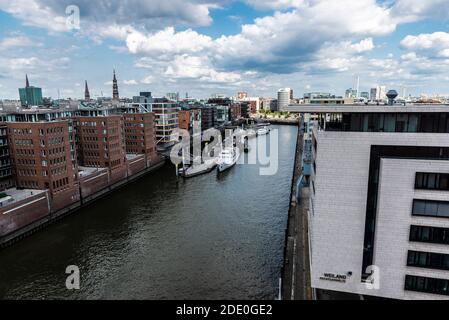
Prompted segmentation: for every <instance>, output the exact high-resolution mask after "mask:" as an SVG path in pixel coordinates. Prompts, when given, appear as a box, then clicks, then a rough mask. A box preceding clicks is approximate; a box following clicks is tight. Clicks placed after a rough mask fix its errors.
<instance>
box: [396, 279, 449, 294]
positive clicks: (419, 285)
mask: <svg viewBox="0 0 449 320" xmlns="http://www.w3.org/2000/svg"><path fill="white" fill-rule="evenodd" d="M405 290H411V291H418V292H425V293H433V294H441V295H446V296H447V295H449V280H445V279H436V278H426V277H418V276H410V275H406V276H405Z"/></svg>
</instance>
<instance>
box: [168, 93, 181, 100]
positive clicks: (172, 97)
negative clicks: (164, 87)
mask: <svg viewBox="0 0 449 320" xmlns="http://www.w3.org/2000/svg"><path fill="white" fill-rule="evenodd" d="M166 96H167V98H168V99H170V100H173V101H179V92H169V93H167V95H166Z"/></svg>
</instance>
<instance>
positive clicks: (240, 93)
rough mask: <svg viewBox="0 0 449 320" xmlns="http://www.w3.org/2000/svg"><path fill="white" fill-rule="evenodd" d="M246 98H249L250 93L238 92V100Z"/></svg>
mask: <svg viewBox="0 0 449 320" xmlns="http://www.w3.org/2000/svg"><path fill="white" fill-rule="evenodd" d="M245 98H248V93H247V92H244V91H241V92H238V93H237V99H238V100H242V99H245Z"/></svg>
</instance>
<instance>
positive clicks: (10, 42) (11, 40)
mask: <svg viewBox="0 0 449 320" xmlns="http://www.w3.org/2000/svg"><path fill="white" fill-rule="evenodd" d="M34 46H42V43H40V42H36V41H33V40H31V39H30V38H28V37H26V36H23V35H19V36H15V37H8V38H5V39H3V40H2V41H0V51H3V50H9V49H12V48H18V47H34Z"/></svg>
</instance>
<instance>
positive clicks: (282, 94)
mask: <svg viewBox="0 0 449 320" xmlns="http://www.w3.org/2000/svg"><path fill="white" fill-rule="evenodd" d="M291 94H292V90H291V89H290V88H284V89H279V91H278V110H279V111H285V110H284V109H285V108H287V107H288V106H289V105H290V101H291V100H292V99H291Z"/></svg>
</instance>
